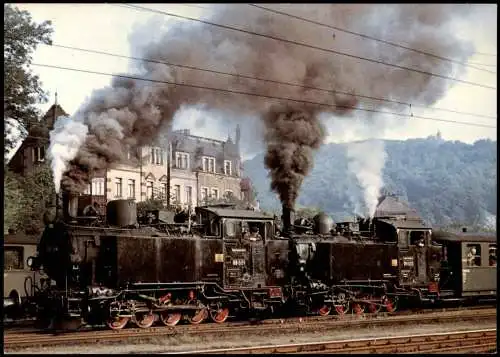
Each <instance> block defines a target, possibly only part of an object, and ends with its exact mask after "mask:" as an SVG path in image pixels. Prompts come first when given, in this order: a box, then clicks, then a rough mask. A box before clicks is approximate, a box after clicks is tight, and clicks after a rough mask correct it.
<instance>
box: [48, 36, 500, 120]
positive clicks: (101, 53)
mask: <svg viewBox="0 0 500 357" xmlns="http://www.w3.org/2000/svg"><path fill="white" fill-rule="evenodd" d="M47 46H51V47H57V48H63V49H70V50H75V51H81V52H87V53H95V54H100V55H106V56H111V57H117V58H124V59H132V60H135V61H144V62H150V63H157V64H164V65H167V66H172V67H179V68H186V69H189V70H197V71H202V72H208V73H215V74H221V75H225V76H231V77H237V78H246V79H251V80H256V81H262V82H267V83H273V84H281V85H287V86H291V87H298V88H304V89H311V90H317V91H321V92H326V93H332V94H343V95H348V96H352V97H358V98H365V99H370V100H376V101H381V102H387V103H394V104H398V105H404V106H412V107H416V108H426V109H432V110H437V111H443V112H449V113H455V114H462V115H469V116H475V117H480V118H486V119H493V120H496V117H493V116H489V115H483V114H476V113H469V112H462V111H458V110H452V109H444V108H434V107H429V106H423V105H415V104H413V103H408V102H402V101H397V100H392V99H386V98H378V97H373V96H368V95H362V94H354V93H350V92H344V91H339V90H333V89H325V88H320V87H314V86H306V85H302V84H298V83H291V82H284V81H278V80H273V79H267V78H260V77H254V76H248V75H245V74H239V73H230V72H223V71H217V70H212V69H208V68H201V67H196V66H189V65H181V64H176V63H171V62H167V61H160V60H156V59H148V58H142V57H135V56H126V55H120V54H115V53H110V52H105V51H100V50H92V49H85V48H79V47H74V46H66V45H59V44H54V43H52V44H51V45H47Z"/></svg>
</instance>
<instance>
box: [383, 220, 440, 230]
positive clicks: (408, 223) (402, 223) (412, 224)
mask: <svg viewBox="0 0 500 357" xmlns="http://www.w3.org/2000/svg"><path fill="white" fill-rule="evenodd" d="M378 221H379V222H384V223H387V224H390V225H391V226H393V227H395V228H402V229H431V228H432V227H431V226H430V225H428V224H425V223H424V222H422V221H421V220H415V219H410V220H408V219H404V220H397V219H379V220H378Z"/></svg>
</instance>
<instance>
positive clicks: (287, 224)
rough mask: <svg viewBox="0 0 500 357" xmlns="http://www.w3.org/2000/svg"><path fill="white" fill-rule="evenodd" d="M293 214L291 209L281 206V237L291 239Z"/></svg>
mask: <svg viewBox="0 0 500 357" xmlns="http://www.w3.org/2000/svg"><path fill="white" fill-rule="evenodd" d="M293 216H294V212H293V209H292V208H289V207H288V206H286V205H283V235H284V236H285V237H291V235H292V233H293V230H292V222H293Z"/></svg>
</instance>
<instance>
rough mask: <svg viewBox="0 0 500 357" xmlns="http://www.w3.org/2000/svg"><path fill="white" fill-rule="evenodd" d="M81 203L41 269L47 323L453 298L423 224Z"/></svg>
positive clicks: (53, 226) (198, 317)
mask: <svg viewBox="0 0 500 357" xmlns="http://www.w3.org/2000/svg"><path fill="white" fill-rule="evenodd" d="M77 200H78V197H77V196H72V195H70V194H65V195H64V196H63V205H62V206H63V207H62V213H61V210H59V214H58V215H57V218H56V219H54V220H52V221H51V222H48V224H47V227H46V229H45V231H44V233H43V235H42V237H41V239H40V243H39V245H38V255H37V257H36V258H34V259H32V260H31V261H32V262H33V263H32V268H33V269H40V268H43V271H44V272H45V273H46V274H47V275H48V276H49V277H50V278H51V280H52V284H50V286H47V287H46V289H44V290H42V291H41V292H39V293H38V296H37V302H38V308H39V319H40V320H41V321H49V320H51V319H54V318H58V319H59V318H61V319H67V318H68V317H69V318H76V319H79V320H81V321H83V322H84V323H87V324H102V323H105V324H107V326H109V327H110V328H112V329H121V328H123V327H125V326H126V325H127V324H128V323H129V322H131V323H134V324H136V325H137V326H139V327H149V326H151V325H152V324H153V323H155V322H160V323H162V324H164V325H167V326H174V325H176V324H177V323H179V322H180V321H181V320H185V321H188V322H189V323H192V324H198V323H201V322H202V321H204V320H206V319H207V318H210V319H211V320H213V321H215V322H218V323H222V322H224V321H225V320H226V319H227V318H228V317H229V316H235V315H247V316H248V315H255V314H259V315H262V314H272V313H297V312H298V311H301V313H307V314H319V315H327V314H329V313H336V314H344V313H346V312H348V311H351V312H353V313H358V314H360V313H363V312H377V311H379V310H380V309H382V308H384V309H385V310H387V311H394V310H396V309H397V308H398V305H399V303H400V302H402V301H406V302H413V303H422V302H434V301H438V300H439V299H440V298H441V296H440V293H441V292H442V291H441V290H442V288H444V287H442V286H441V285H440V277H441V267H442V260H443V245H442V244H437V243H436V242H435V241H434V240H433V239H432V230H431V228H430V227H428V226H427V225H425V224H424V223H423V222H422V220H420V219H414V218H412V219H408V217H402V216H400V215H390V214H386V215H383V216H379V217H376V218H374V219H373V220H361V219H359V220H357V221H356V222H337V223H336V224H334V223H333V221H332V220H331V219H330V218H329V217H327V216H326V215H324V214H320V215H317V216H316V217H315V218H314V220H313V222H309V223H307V222H305V221H303V220H300V219H299V220H298V221H295V224H293V222H294V212H293V210H292V209H289V208H288V207H283V215H282V221H283V226H282V227H280V229H277V228H278V227H277V225H276V223H275V219H274V217H272V216H269V215H267V214H264V213H261V212H256V211H251V210H238V209H234V208H230V207H222V206H207V207H197V208H196V212H195V213H196V215H195V218H194V219H193V220H191V217H190V215H187V217H189V219H188V221H187V222H184V223H172V222H167V221H164V220H162V219H161V214H160V212H150V215H149V218H148V219H145V220H144V219H143V220H142V221H139V220H138V219H137V209H136V205H135V202H134V201H130V200H116V201H110V202H109V203H108V204H107V207H106V219H105V220H103V219H100V218H99V217H97V216H93V215H92V214H94V213H95V211H92V210H89V209H82V210H80V208H79V207H78V201H77ZM85 212H86V213H87V214H84V215H82V214H83V213H85ZM177 221H178V220H177ZM495 294H496V286H495Z"/></svg>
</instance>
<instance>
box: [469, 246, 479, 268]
mask: <svg viewBox="0 0 500 357" xmlns="http://www.w3.org/2000/svg"><path fill="white" fill-rule="evenodd" d="M466 252H467V253H466V254H467V266H470V267H478V266H481V245H479V244H467V250H466Z"/></svg>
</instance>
